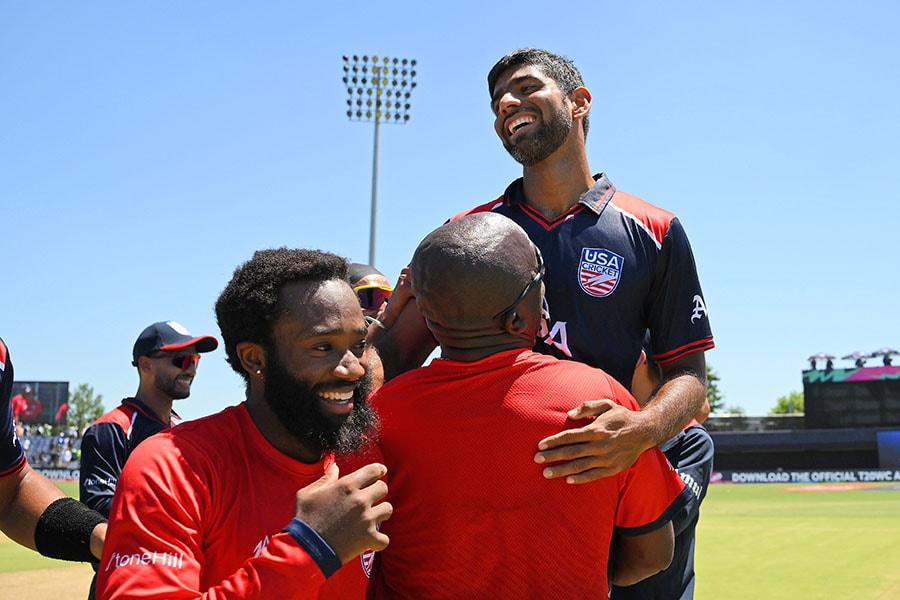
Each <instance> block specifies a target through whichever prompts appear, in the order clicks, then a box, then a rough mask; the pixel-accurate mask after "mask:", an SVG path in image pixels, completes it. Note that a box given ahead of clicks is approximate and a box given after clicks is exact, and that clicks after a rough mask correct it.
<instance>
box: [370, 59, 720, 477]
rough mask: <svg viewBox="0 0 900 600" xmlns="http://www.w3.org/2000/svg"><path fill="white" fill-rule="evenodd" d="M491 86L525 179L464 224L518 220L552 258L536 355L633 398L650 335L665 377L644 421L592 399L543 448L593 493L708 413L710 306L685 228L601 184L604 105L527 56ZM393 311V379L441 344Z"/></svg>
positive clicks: (389, 354) (416, 320)
mask: <svg viewBox="0 0 900 600" xmlns="http://www.w3.org/2000/svg"><path fill="white" fill-rule="evenodd" d="M487 79H488V92H489V94H490V99H491V110H492V111H493V113H494V130H495V132H496V133H497V136H498V137H499V138H500V141H501V142H502V144H503V146H504V148H506V150H507V151H508V152H509V154H510V155H511V156H512V157H513V159H515V160H516V161H517V162H519V163H520V164H521V165H522V177H521V178H520V179H517V180H515V181H513V182H512V183H511V184H510V185H509V186H508V187H507V188H506V191H505V192H504V193H503V194H502V195H501V196H500V197H498V198H497V199H495V200H492V201H490V202H487V203H485V204H482V205H481V206H477V207H475V208H473V209H471V210H469V211H466V212H464V213H462V215H464V214H469V213H474V212H496V213H498V214H501V215H504V216H507V217H509V218H511V219H512V220H513V221H515V222H516V223H517V224H519V225H520V226H521V227H522V228H523V229H524V230H525V231H526V233H527V234H528V236H529V237H530V238H531V240H532V241H533V242H534V243H535V244H536V245H537V246H538V247H539V248H540V250H541V252H542V253H543V256H544V260H545V261H546V265H547V274H546V280H545V286H546V297H545V306H544V323H543V325H542V326H541V330H540V332H539V334H538V339H539V341H538V343H537V345H536V348H535V349H536V350H538V351H540V352H546V353H549V354H553V355H555V356H558V357H560V358H565V359H572V360H577V361H580V362H584V363H587V364H589V365H592V366H595V367H599V368H601V369H603V370H604V371H606V372H607V373H609V374H610V375H612V376H613V377H615V378H616V379H617V380H618V381H619V383H621V384H622V385H623V386H626V387H627V386H629V385H630V384H631V376H632V372H633V371H634V365H635V363H636V362H637V358H638V356H639V354H640V350H641V345H642V343H643V336H644V332H645V331H647V330H648V329H649V330H650V333H651V334H652V336H653V343H654V347H653V355H654V357H655V359H656V360H657V361H658V362H659V364H660V367H661V369H662V383H661V385H660V388H659V390H658V391H657V393H656V394H655V396H654V398H653V401H652V402H650V403H649V404H648V405H647V407H646V408H645V409H644V410H642V411H639V412H633V411H628V410H626V409H624V408H622V407H620V406H618V405H617V404H616V403H615V402H612V401H611V400H608V399H602V398H600V399H597V400H591V401H587V402H585V403H583V404H582V405H581V406H580V407H578V408H577V409H576V410H575V411H574V412H573V413H572V415H571V416H572V418H575V419H586V418H593V420H592V421H590V422H589V424H588V425H585V426H584V427H581V428H572V429H567V430H566V431H564V432H561V433H559V434H556V435H552V436H548V437H547V438H546V439H544V440H541V441H540V442H539V443H538V445H537V450H538V452H537V453H536V454H535V456H534V460H535V461H536V462H538V463H555V464H554V466H548V467H547V468H546V469H545V471H544V475H545V477H548V478H564V479H565V480H566V481H568V482H570V483H585V482H587V481H592V480H595V479H598V478H601V477H604V476H608V475H612V474H614V473H617V472H619V471H621V470H622V469H624V468H626V467H628V466H629V465H630V464H632V462H634V460H635V458H636V457H637V456H638V455H639V454H640V453H641V452H642V451H644V450H646V449H648V448H652V447H655V446H658V445H659V444H661V443H663V442H664V441H666V440H668V439H669V438H671V437H672V436H674V435H675V434H676V433H678V432H679V431H681V430H682V429H683V428H684V426H685V425H686V424H687V423H688V421H690V419H691V418H692V417H693V416H694V415H695V414H696V413H697V411H698V409H699V408H700V406H701V404H702V403H703V401H704V399H705V398H706V360H705V356H704V352H705V351H706V350H709V349H711V348H712V347H713V346H714V342H713V337H712V331H711V329H710V325H709V319H708V316H707V310H706V303H705V300H704V298H703V292H702V291H701V288H700V281H699V277H698V274H697V269H696V265H695V263H694V256H693V252H692V250H691V246H690V243H689V241H688V238H687V235H686V234H685V232H684V229H683V227H682V225H681V223H680V221H679V220H678V218H677V217H676V216H675V215H674V214H672V213H670V212H668V211H666V210H663V209H661V208H658V207H656V206H653V205H651V204H649V203H647V202H645V201H643V200H641V199H640V198H637V197H635V196H632V195H630V194H627V193H625V192H622V191H620V190H618V189H616V187H615V186H614V185H613V184H612V182H611V181H610V179H609V178H608V177H607V176H606V175H605V174H603V173H599V174H593V173H592V171H591V169H590V167H589V165H588V158H587V150H586V146H585V140H586V139H587V132H588V122H589V113H590V111H591V106H592V100H593V96H592V94H591V92H590V91H589V90H588V89H587V88H586V87H585V86H584V81H583V78H582V76H581V73H580V72H579V71H578V69H577V68H576V67H575V65H574V64H573V63H572V61H570V60H568V59H566V58H565V57H562V56H560V55H557V54H554V53H552V52H548V51H546V50H542V49H537V48H524V49H521V50H516V51H514V52H511V53H509V54H507V55H506V56H504V57H502V58H501V59H500V60H499V61H497V63H496V64H495V65H494V66H493V67H492V68H491V70H490V72H489V73H488V77H487ZM462 215H457V217H456V218H458V217H459V216H462ZM412 284H413V286H415V281H414V280H413V282H412ZM401 298H402V297H401ZM394 304H395V303H394V302H389V303H388V306H387V308H386V310H385V312H384V314H383V315H382V317H381V318H380V321H381V324H382V326H383V327H380V328H377V330H376V329H375V328H372V329H371V330H370V331H371V333H370V336H371V337H370V341H371V342H372V343H374V344H375V345H376V346H377V348H378V350H379V351H380V354H381V358H382V361H383V363H384V373H385V378H386V379H387V380H390V379H391V378H392V377H394V376H395V375H397V374H398V373H402V372H404V371H406V370H408V369H410V368H413V367H416V366H419V365H421V364H422V362H423V361H424V360H425V359H426V358H427V357H428V355H429V353H430V352H431V351H432V350H433V349H434V347H435V342H434V340H433V339H432V337H431V335H430V333H429V332H428V329H427V327H425V325H424V324H423V322H422V319H421V316H419V315H418V314H417V311H416V303H415V302H406V303H405V304H404V305H402V306H401V303H400V302H397V303H396V306H393V305H394ZM594 417H595V418H594ZM560 461H562V462H560Z"/></svg>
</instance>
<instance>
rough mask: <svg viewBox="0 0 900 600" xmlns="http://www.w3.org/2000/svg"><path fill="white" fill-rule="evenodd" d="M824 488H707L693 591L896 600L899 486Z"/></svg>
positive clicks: (771, 599) (706, 599)
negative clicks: (694, 589) (832, 489)
mask: <svg viewBox="0 0 900 600" xmlns="http://www.w3.org/2000/svg"><path fill="white" fill-rule="evenodd" d="M829 487H832V486H828V485H827V484H819V486H808V485H778V484H718V485H713V486H710V489H709V494H708V495H707V497H706V500H704V502H703V507H702V508H701V516H700V525H699V529H698V533H697V549H696V557H695V558H696V567H697V569H696V570H697V590H696V592H697V593H696V595H695V598H696V599H697V600H713V599H723V598H724V599H728V600H741V599H743V598H748V599H749V598H753V599H759V598H766V599H767V600H776V599H780V598H785V599H788V598H790V599H792V600H793V599H802V600H814V599H818V598H852V599H853V600H867V599H876V598H877V599H888V598H891V599H895V598H900V568H898V565H900V527H898V523H900V520H898V517H900V490H894V489H890V487H889V486H884V485H882V486H878V487H869V488H865V489H845V490H840V491H825V490H828V489H829ZM802 489H810V490H817V491H801V490H802Z"/></svg>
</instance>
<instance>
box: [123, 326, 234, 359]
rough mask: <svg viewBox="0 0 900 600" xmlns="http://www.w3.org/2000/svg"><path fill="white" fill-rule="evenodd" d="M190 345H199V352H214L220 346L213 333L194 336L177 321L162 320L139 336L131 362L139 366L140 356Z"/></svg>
mask: <svg viewBox="0 0 900 600" xmlns="http://www.w3.org/2000/svg"><path fill="white" fill-rule="evenodd" d="M188 346H197V352H212V351H213V350H215V349H216V348H218V347H219V340H217V339H216V338H214V337H213V336H211V335H201V336H197V337H194V336H193V335H191V332H190V331H188V330H187V329H185V328H184V326H183V325H182V324H180V323H178V322H177V321H160V322H159V323H154V324H153V325H150V326H149V327H147V329H145V330H143V331H142V332H141V335H139V336H138V339H137V341H136V342H135V343H134V352H133V358H134V360H133V361H132V362H131V364H132V365H134V366H137V362H138V359H139V358H140V357H142V356H147V355H148V354H153V353H154V352H160V351H162V352H166V351H169V350H180V349H181V348H187V347H188Z"/></svg>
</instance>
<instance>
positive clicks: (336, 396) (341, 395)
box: [319, 390, 353, 403]
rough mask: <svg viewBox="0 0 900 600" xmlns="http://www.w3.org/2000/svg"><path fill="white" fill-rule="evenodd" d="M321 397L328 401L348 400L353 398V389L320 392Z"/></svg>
mask: <svg viewBox="0 0 900 600" xmlns="http://www.w3.org/2000/svg"><path fill="white" fill-rule="evenodd" d="M319 397H321V398H322V399H323V400H326V401H328V402H337V403H340V402H347V401H349V400H353V390H350V391H348V392H320V393H319Z"/></svg>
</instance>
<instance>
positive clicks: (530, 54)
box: [487, 48, 589, 137]
mask: <svg viewBox="0 0 900 600" xmlns="http://www.w3.org/2000/svg"><path fill="white" fill-rule="evenodd" d="M519 65H532V66H535V67H537V68H539V69H540V70H541V72H542V73H543V74H544V75H546V76H547V77H549V78H550V79H552V80H553V81H554V82H556V85H557V86H558V87H559V89H560V90H562V92H563V94H565V95H567V96H568V95H569V94H571V93H572V91H573V90H575V88H579V87H584V79H583V78H582V76H581V71H579V70H578V67H576V66H575V63H574V62H572V61H571V60H569V59H568V58H566V57H565V56H560V55H559V54H554V53H553V52H550V51H548V50H542V49H541V48H520V49H518V50H513V51H512V52H510V53H509V54H507V55H506V56H504V57H503V58H501V59H500V60H498V61H497V62H496V63H495V64H494V66H493V67H491V70H490V71H489V72H488V76H487V81H488V96H493V94H494V86H495V85H497V80H498V79H499V78H500V75H502V74H503V73H505V72H506V71H507V70H509V69H510V68H512V67H517V66H519ZM588 116H589V115H585V116H584V119H583V120H582V122H581V124H582V128H583V129H584V135H585V137H587V132H588Z"/></svg>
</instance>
